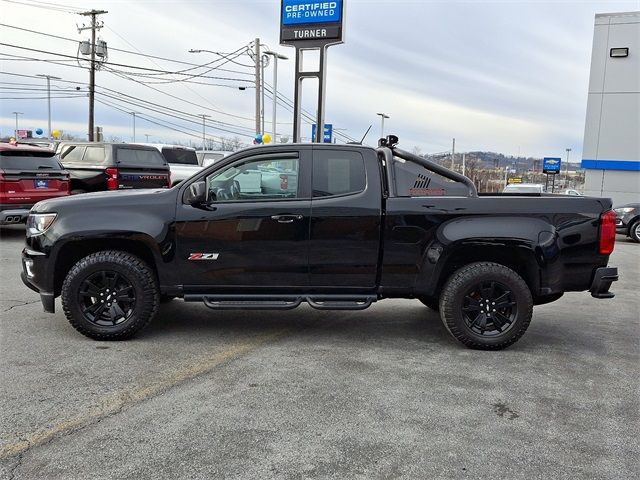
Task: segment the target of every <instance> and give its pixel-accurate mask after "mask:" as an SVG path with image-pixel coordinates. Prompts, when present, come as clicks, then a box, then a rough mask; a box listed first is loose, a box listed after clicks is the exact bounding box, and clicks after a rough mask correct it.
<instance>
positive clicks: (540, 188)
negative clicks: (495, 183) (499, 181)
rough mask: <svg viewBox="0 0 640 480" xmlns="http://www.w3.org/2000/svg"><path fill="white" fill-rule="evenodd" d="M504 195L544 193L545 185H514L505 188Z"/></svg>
mask: <svg viewBox="0 0 640 480" xmlns="http://www.w3.org/2000/svg"><path fill="white" fill-rule="evenodd" d="M502 193H523V194H532V193H544V185H542V184H541V183H512V184H509V185H507V186H506V187H504V190H502Z"/></svg>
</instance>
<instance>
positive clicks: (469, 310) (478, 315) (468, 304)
mask: <svg viewBox="0 0 640 480" xmlns="http://www.w3.org/2000/svg"><path fill="white" fill-rule="evenodd" d="M462 312H463V314H464V321H465V324H466V325H467V327H469V329H470V330H471V331H472V332H474V333H476V334H478V335H484V336H488V337H491V336H496V335H502V334H504V333H506V332H508V331H509V329H511V328H513V325H514V321H515V319H516V318H517V316H518V306H517V303H516V299H515V296H514V295H513V292H512V291H511V290H509V288H508V287H507V286H506V285H503V284H502V283H500V282H494V281H484V282H479V283H477V284H476V285H474V286H473V287H472V288H470V289H469V291H468V292H467V294H466V295H465V296H464V303H463V305H462Z"/></svg>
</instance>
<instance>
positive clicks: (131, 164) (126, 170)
mask: <svg viewBox="0 0 640 480" xmlns="http://www.w3.org/2000/svg"><path fill="white" fill-rule="evenodd" d="M58 153H59V155H60V161H61V162H62V165H64V167H65V169H67V170H68V171H69V174H70V175H71V193H72V194H77V193H87V192H99V191H104V190H126V189H131V188H168V187H169V186H170V185H171V172H170V170H169V164H168V163H167V161H166V160H165V159H164V157H163V156H162V155H161V154H160V152H158V150H157V149H156V148H153V147H147V146H141V145H134V144H126V143H106V142H104V143H102V142H62V143H60V145H58Z"/></svg>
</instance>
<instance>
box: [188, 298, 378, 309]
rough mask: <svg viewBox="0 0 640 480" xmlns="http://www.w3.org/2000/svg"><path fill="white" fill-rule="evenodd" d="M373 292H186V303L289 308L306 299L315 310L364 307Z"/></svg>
mask: <svg viewBox="0 0 640 480" xmlns="http://www.w3.org/2000/svg"><path fill="white" fill-rule="evenodd" d="M376 300H378V297H377V296H375V295H185V296H184V301H185V302H203V303H204V304H205V306H207V307H209V308H211V309H213V310H291V309H294V308H296V307H299V306H300V305H301V304H302V302H307V303H308V304H309V305H310V306H311V307H313V308H315V309H317V310H364V309H366V308H369V307H370V306H371V304H372V303H373V302H375V301H376Z"/></svg>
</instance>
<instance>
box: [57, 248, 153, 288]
mask: <svg viewBox="0 0 640 480" xmlns="http://www.w3.org/2000/svg"><path fill="white" fill-rule="evenodd" d="M143 237H144V236H136V237H127V236H115V237H114V236H108V237H106V236H105V237H103V236H100V237H85V238H80V239H77V238H74V239H71V240H68V241H66V242H64V243H63V244H62V245H61V246H60V247H59V249H58V251H57V252H56V257H55V258H56V260H55V267H54V270H53V271H54V278H53V288H54V295H55V296H58V295H60V292H61V289H62V283H63V282H64V279H65V277H66V276H67V273H69V270H71V268H72V267H73V266H74V265H75V264H76V263H77V262H78V261H79V260H80V259H82V258H84V257H86V256H87V255H90V254H92V253H96V252H100V251H103V250H118V251H122V252H127V253H130V254H132V255H135V256H136V257H138V258H140V259H141V260H143V261H144V262H145V263H146V264H147V265H149V267H150V268H151V269H152V270H153V272H154V274H155V276H156V280H158V283H160V284H162V280H163V279H162V278H161V272H160V271H159V269H158V259H159V258H160V252H159V251H158V248H157V246H155V247H154V244H153V243H152V241H151V239H150V238H149V239H145V238H143Z"/></svg>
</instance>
